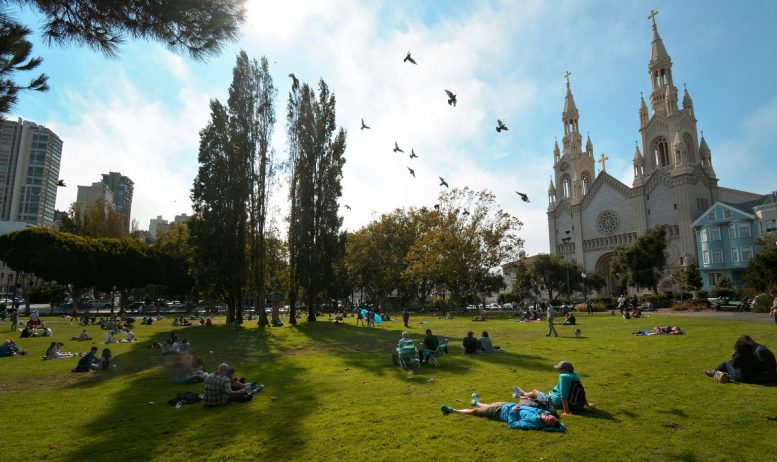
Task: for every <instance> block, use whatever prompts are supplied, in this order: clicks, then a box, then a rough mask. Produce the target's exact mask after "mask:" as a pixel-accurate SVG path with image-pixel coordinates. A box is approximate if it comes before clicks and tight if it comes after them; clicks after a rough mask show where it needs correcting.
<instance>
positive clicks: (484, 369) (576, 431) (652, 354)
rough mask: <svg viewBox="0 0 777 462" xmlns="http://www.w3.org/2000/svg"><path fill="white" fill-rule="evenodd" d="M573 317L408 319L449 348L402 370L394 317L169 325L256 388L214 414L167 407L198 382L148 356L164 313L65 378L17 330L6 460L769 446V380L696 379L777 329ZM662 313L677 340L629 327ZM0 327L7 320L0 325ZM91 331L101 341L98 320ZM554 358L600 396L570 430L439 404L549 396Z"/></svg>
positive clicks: (706, 454)
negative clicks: (96, 368) (481, 350)
mask: <svg viewBox="0 0 777 462" xmlns="http://www.w3.org/2000/svg"><path fill="white" fill-rule="evenodd" d="M578 320H579V327H580V328H581V329H582V332H583V338H580V339H578V338H575V337H574V335H573V334H572V328H571V327H566V326H557V329H558V331H559V333H560V335H561V337H559V338H553V337H550V338H548V337H545V336H544V334H545V327H546V324H545V323H542V322H538V323H532V324H521V323H516V322H513V320H512V319H508V318H504V319H493V320H490V321H488V322H485V323H473V322H471V321H470V319H469V317H466V318H465V317H457V318H454V319H453V320H439V319H437V318H430V317H418V316H414V317H413V318H412V319H411V327H410V329H408V330H409V332H411V334H412V336H413V338H415V339H418V340H420V338H421V337H422V334H423V331H424V329H426V328H431V329H433V331H434V332H435V334H437V335H439V336H440V337H441V338H449V339H450V341H451V345H452V346H453V348H451V354H450V355H448V356H447V357H445V358H443V360H442V366H441V367H440V368H439V369H434V368H430V367H427V366H424V367H423V368H422V369H420V370H416V371H415V373H413V374H409V373H407V372H404V371H402V370H400V369H399V368H397V367H393V366H392V365H391V359H390V356H391V351H392V350H393V347H394V345H395V344H396V341H397V340H398V339H399V337H400V334H401V332H402V330H403V329H402V324H401V321H392V322H384V323H383V324H382V325H380V326H378V327H377V328H366V327H356V326H354V325H353V323H354V322H355V320H354V318H348V323H349V324H347V325H334V324H332V323H329V322H327V321H323V322H318V323H310V324H308V323H304V322H303V323H301V324H300V325H299V326H298V327H287V326H284V327H281V328H272V329H270V328H264V329H260V328H257V327H256V326H255V325H250V326H247V327H244V328H234V327H228V326H225V325H223V324H219V321H221V322H223V320H217V325H216V326H214V327H211V328H205V327H199V326H197V327H188V328H182V329H178V330H177V332H178V334H179V336H186V337H188V338H189V339H190V341H191V343H192V345H193V350H194V351H195V353H197V354H198V355H200V356H202V357H203V358H204V360H205V364H206V368H207V369H208V370H213V369H214V368H215V366H217V365H218V364H219V363H220V362H227V363H229V364H230V365H232V366H234V367H236V368H237V373H238V374H239V375H241V376H245V377H246V378H247V379H248V380H249V381H252V380H256V381H258V382H260V383H263V384H265V385H266V388H265V391H264V392H262V393H260V394H258V395H256V396H255V397H254V399H253V400H252V401H250V402H248V403H241V404H230V405H228V406H226V407H224V408H216V409H212V408H203V407H202V405H200V404H195V405H189V406H183V407H181V408H180V409H176V408H175V407H172V406H169V405H168V404H167V400H168V399H171V398H173V397H174V396H175V395H176V393H178V392H181V391H189V390H191V391H197V392H201V390H202V385H201V384H195V385H175V384H174V383H173V370H172V369H173V363H174V358H171V357H169V356H161V355H160V354H159V350H152V349H149V348H148V346H149V345H150V344H151V342H152V341H154V340H163V339H164V338H166V337H167V336H168V335H169V332H170V331H171V330H172V329H173V328H172V327H171V326H170V325H169V323H168V322H166V321H165V322H161V323H156V324H154V325H153V326H137V327H136V329H135V334H136V335H137V337H138V338H139V340H140V341H138V342H136V343H132V344H114V345H111V346H110V347H111V349H112V351H113V353H114V357H115V362H116V364H117V365H118V366H117V367H116V368H115V369H114V370H112V371H109V372H103V373H97V374H92V373H88V374H73V373H71V372H70V369H71V368H72V367H74V366H75V363H76V360H75V359H59V360H50V361H42V360H41V359H40V356H41V355H42V354H43V352H44V351H45V350H46V347H47V346H48V343H49V341H50V340H52V339H48V338H35V339H20V340H17V342H18V343H19V344H20V346H21V347H22V348H24V349H25V350H28V352H29V354H28V355H27V356H24V357H12V358H0V390H2V392H1V393H2V395H0V396H2V398H0V416H2V421H3V426H2V431H1V432H0V448H2V454H3V455H2V460H8V461H27V460H35V461H38V460H62V461H73V462H76V461H78V462H82V461H92V460H121V461H136V460H138V461H140V460H165V461H184V460H186V461H198V460H208V461H211V460H213V461H221V460H224V461H226V460H236V461H239V460H260V459H262V460H311V461H313V460H349V461H350V460H353V461H356V460H410V459H411V458H412V459H413V460H467V461H472V460H489V461H493V460H544V461H549V460H646V461H653V460H687V461H696V460H698V461H709V460H743V461H747V460H768V459H770V458H772V457H774V454H777V438H775V436H777V387H768V386H759V385H746V384H725V385H724V384H718V383H715V382H714V381H713V380H712V379H710V378H708V377H706V376H705V375H704V374H703V373H702V369H703V368H712V367H714V366H716V365H717V364H718V363H719V362H721V361H722V360H724V359H726V358H728V357H729V356H730V354H731V349H732V346H733V343H734V341H735V340H736V338H737V337H738V336H739V335H742V334H749V335H751V336H752V337H753V338H755V339H756V341H758V342H760V343H764V344H766V345H767V346H769V347H770V348H771V349H772V350H773V351H777V328H775V326H774V324H773V323H754V322H733V321H721V320H717V319H705V318H697V317H672V318H669V317H665V316H657V315H654V316H653V317H652V318H648V319H636V320H629V321H624V320H622V319H620V318H618V317H612V316H609V315H603V314H600V315H597V316H594V317H593V318H589V317H587V316H586V315H581V316H579V317H578ZM669 323H672V324H676V325H680V326H681V327H682V328H683V329H684V330H685V331H686V332H687V334H686V335H683V336H673V337H672V336H654V337H636V336H633V335H631V333H632V332H634V331H637V330H640V329H651V328H652V327H653V326H655V325H658V324H669ZM47 324H49V325H50V326H51V327H52V328H53V330H54V337H53V340H62V341H64V342H65V348H64V350H66V351H87V350H88V348H89V346H90V343H91V342H82V343H79V342H74V341H67V339H69V338H70V337H71V336H73V335H77V334H78V332H79V331H80V327H78V326H76V325H72V326H71V325H70V324H69V323H68V322H67V321H66V320H64V319H62V318H54V319H52V320H50V321H49V320H47ZM252 324H253V323H252ZM8 326H9V324H8V323H7V322H6V323H0V331H2V330H5V329H8ZM470 329H471V330H474V331H476V332H477V333H479V332H480V331H481V330H483V329H486V330H488V331H489V332H490V334H491V336H492V338H493V341H494V344H495V345H499V346H501V347H502V348H503V349H504V350H505V351H504V352H502V353H493V354H489V355H472V356H469V355H468V356H465V355H462V354H459V353H458V352H457V351H455V350H458V345H459V344H460V343H461V338H462V337H463V336H464V334H465V333H466V331H467V330H470ZM88 331H89V333H90V334H91V336H92V337H94V338H95V339H102V338H103V337H104V334H103V331H100V330H99V328H97V327H89V329H88ZM101 348H102V347H101ZM561 359H568V360H570V361H571V362H572V363H573V364H574V365H575V368H576V372H578V373H579V374H580V375H581V377H582V378H583V383H584V384H585V386H586V391H587V394H588V398H589V401H591V402H594V403H595V404H596V410H594V411H587V412H585V413H583V414H578V415H572V416H569V417H567V418H565V419H564V422H565V424H566V426H567V432H566V433H565V434H557V433H546V432H524V431H519V430H509V429H508V428H507V427H506V426H505V424H503V423H499V422H494V421H488V420H485V419H477V418H473V417H469V416H462V415H449V416H443V415H442V414H441V412H440V405H441V404H442V403H447V404H449V405H452V406H454V407H465V406H467V405H468V403H469V399H470V394H471V393H472V392H473V391H474V390H477V391H478V393H479V394H480V397H481V400H482V401H484V402H489V401H504V400H510V389H511V387H512V385H520V386H521V387H523V388H524V389H530V388H533V387H537V388H540V389H542V390H548V389H549V388H551V387H552V386H553V385H554V384H555V382H556V378H557V375H556V371H555V370H554V369H553V368H552V366H553V364H555V363H557V362H558V361H559V360H561ZM271 397H275V398H276V399H275V400H273V399H271Z"/></svg>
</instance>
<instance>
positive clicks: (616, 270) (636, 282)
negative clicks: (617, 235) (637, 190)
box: [610, 225, 666, 292]
mask: <svg viewBox="0 0 777 462" xmlns="http://www.w3.org/2000/svg"><path fill="white" fill-rule="evenodd" d="M665 250H666V227H665V226H663V225H659V226H656V227H655V228H653V229H650V230H648V231H647V232H646V233H645V234H644V235H643V236H640V237H639V238H638V239H637V240H636V241H634V242H632V243H630V244H627V245H624V246H621V247H618V248H617V249H615V252H614V254H613V256H612V260H611V261H610V274H612V276H613V278H614V279H615V281H616V282H617V283H618V285H619V286H620V288H621V290H622V291H625V289H626V287H634V288H635V289H637V290H639V289H642V288H646V289H652V290H653V291H654V292H657V291H658V290H657V286H658V282H659V281H660V279H661V272H662V271H663V270H664V267H665V266H666V256H665V255H664V251H665Z"/></svg>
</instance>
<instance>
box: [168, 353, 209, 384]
mask: <svg viewBox="0 0 777 462" xmlns="http://www.w3.org/2000/svg"><path fill="white" fill-rule="evenodd" d="M200 363H202V361H201V360H200ZM207 376H208V374H206V373H205V372H203V371H202V369H197V368H195V367H194V355H192V354H191V353H185V354H184V355H183V356H181V361H180V362H179V363H178V367H177V369H176V373H175V383H177V384H179V385H183V384H187V383H197V382H202V381H204V380H205V377H207Z"/></svg>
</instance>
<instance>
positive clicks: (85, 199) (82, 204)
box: [76, 183, 114, 216]
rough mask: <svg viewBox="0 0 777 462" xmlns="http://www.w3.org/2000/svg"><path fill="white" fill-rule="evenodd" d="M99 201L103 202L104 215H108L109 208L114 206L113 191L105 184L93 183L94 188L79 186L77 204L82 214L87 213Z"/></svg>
mask: <svg viewBox="0 0 777 462" xmlns="http://www.w3.org/2000/svg"><path fill="white" fill-rule="evenodd" d="M97 201H102V205H103V208H104V210H103V213H105V214H107V213H108V209H109V207H114V205H113V191H111V188H110V187H109V186H108V185H106V184H105V183H92V186H79V187H78V195H77V196H76V203H77V204H78V208H79V209H80V210H81V214H82V216H83V213H84V212H86V209H88V208H89V207H90V206H92V204H94V203H95V202H97Z"/></svg>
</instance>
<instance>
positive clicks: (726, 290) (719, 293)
mask: <svg viewBox="0 0 777 462" xmlns="http://www.w3.org/2000/svg"><path fill="white" fill-rule="evenodd" d="M736 293H737V291H736V290H734V289H732V288H731V287H715V288H713V289H712V296H713V297H728V298H731V297H733V296H734V294H736Z"/></svg>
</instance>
